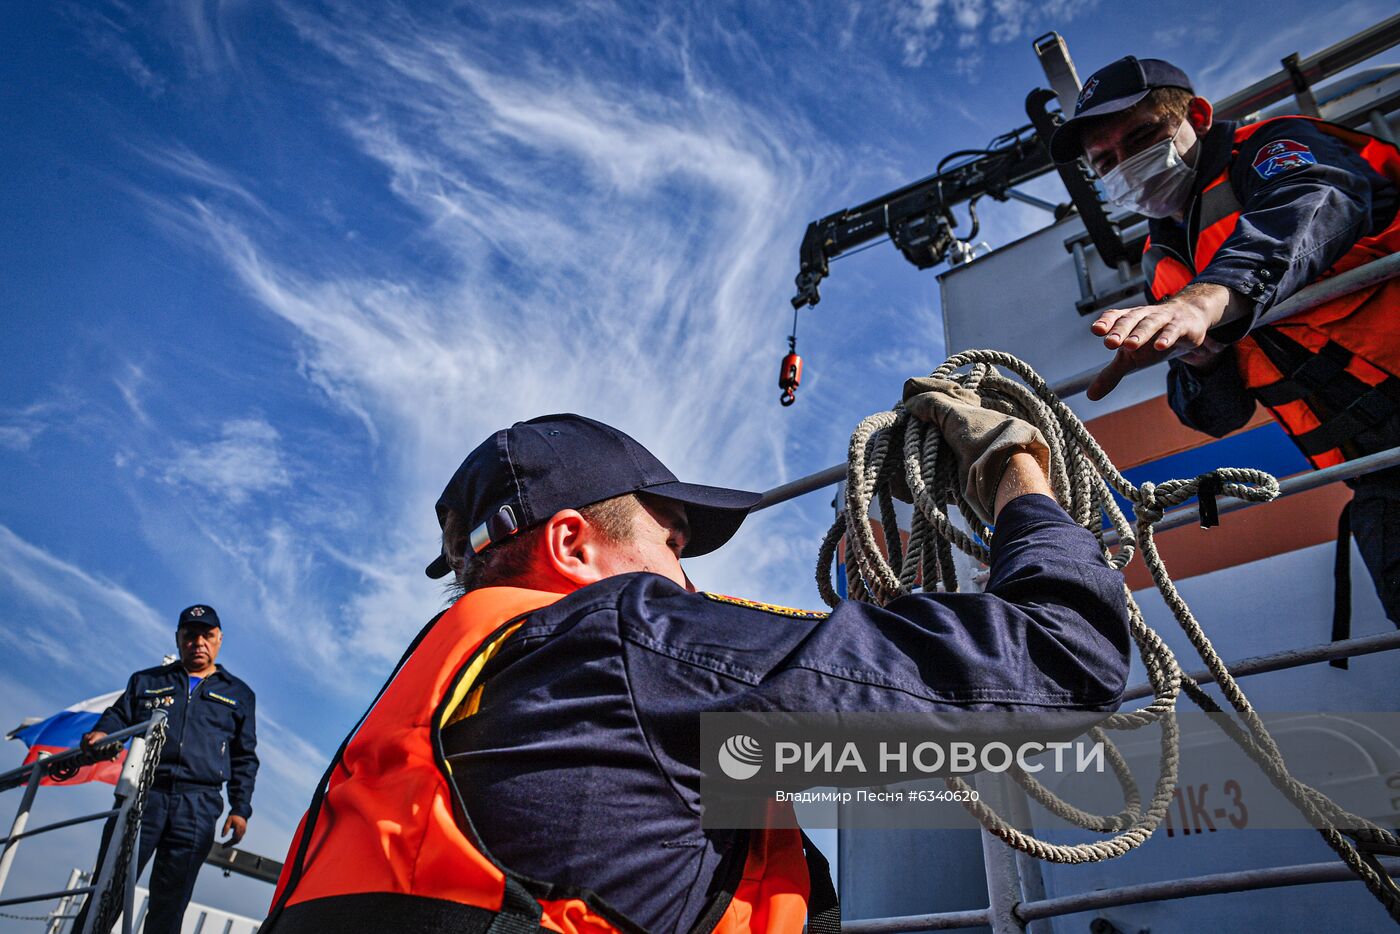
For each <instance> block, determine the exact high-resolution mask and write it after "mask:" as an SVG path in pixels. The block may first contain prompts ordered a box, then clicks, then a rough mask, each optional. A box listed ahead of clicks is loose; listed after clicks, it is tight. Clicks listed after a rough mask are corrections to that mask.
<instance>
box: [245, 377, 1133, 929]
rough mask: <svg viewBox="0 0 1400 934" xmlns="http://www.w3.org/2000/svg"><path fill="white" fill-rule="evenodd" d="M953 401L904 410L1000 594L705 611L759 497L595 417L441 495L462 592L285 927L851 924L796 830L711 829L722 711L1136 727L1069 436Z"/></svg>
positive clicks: (401, 693) (354, 744)
mask: <svg viewBox="0 0 1400 934" xmlns="http://www.w3.org/2000/svg"><path fill="white" fill-rule="evenodd" d="M928 383H930V381H927V380H913V381H910V386H911V387H912V389H911V388H910V387H906V394H909V393H913V394H916V395H919V396H920V400H919V401H920V403H922V404H924V406H925V409H924V411H931V412H933V413H934V415H933V416H931V417H936V418H937V419H938V420H939V423H940V425H941V426H942V430H943V432H944V436H945V438H947V439H950V440H949V442H948V443H950V444H951V445H952V447H953V449H954V451H955V453H957V454H958V456H959V458H960V462H961V463H964V464H967V465H968V467H967V468H966V469H965V470H964V471H963V475H964V476H965V477H966V479H967V482H966V486H967V489H968V495H969V497H970V498H971V499H972V501H973V502H974V503H977V504H979V509H981V510H984V511H985V513H986V516H987V517H988V518H989V519H990V518H995V521H996V523H997V527H996V535H995V538H994V543H993V546H992V559H991V571H990V575H991V576H990V581H989V583H988V585H987V588H986V592H985V593H982V594H975V593H967V594H947V595H944V594H914V595H910V596H907V597H904V598H902V599H900V600H897V601H895V602H893V603H891V604H890V605H889V606H888V607H885V608H879V607H875V606H872V605H868V604H863V603H857V602H854V601H847V602H844V603H842V604H841V605H840V606H838V607H837V608H836V609H835V610H834V611H833V612H831V613H829V614H828V613H818V612H811V611H805V610H790V609H786V608H783V607H774V606H769V605H767V604H761V603H755V602H752V601H747V600H739V599H735V598H729V597H721V596H716V595H711V594H702V593H697V592H696V591H695V588H694V587H693V586H691V584H690V581H689V579H688V578H687V576H686V574H685V572H684V571H683V570H682V568H681V563H680V559H681V558H682V557H691V556H696V555H703V554H706V553H707V552H710V551H713V550H714V549H716V548H718V547H720V546H721V545H722V544H724V542H726V541H727V540H728V539H729V538H730V537H731V536H732V535H733V534H734V533H735V532H736V531H737V530H738V528H739V525H740V523H741V522H742V521H743V519H744V517H745V516H746V515H747V514H748V512H749V510H750V509H751V508H752V507H753V506H754V504H755V503H756V502H757V500H758V496H757V495H755V494H752V493H744V492H740V491H736V490H726V489H719V488H715V487H706V486H699V485H696V484H690V483H681V482H679V481H677V479H676V477H675V475H674V474H672V473H671V472H670V471H669V470H667V469H666V467H665V466H663V465H662V464H661V462H660V461H658V460H657V459H656V458H655V457H653V456H652V455H651V454H650V453H649V452H648V451H647V450H646V449H645V448H643V447H642V446H641V445H640V444H638V443H637V442H636V441H634V440H633V439H632V438H630V437H628V436H627V435H625V434H623V433H622V432H620V431H618V430H616V429H614V428H611V427H609V426H607V425H604V424H602V423H600V422H596V421H593V420H591V419H586V418H582V417H580V416H577V415H552V416H545V417H542V418H536V419H532V420H531V421H528V422H521V423H517V424H516V425H514V426H512V427H511V428H508V429H504V430H501V431H498V432H496V433H495V434H493V435H492V436H491V437H489V438H487V439H486V440H485V441H484V442H483V443H482V444H481V445H480V446H478V447H477V448H476V449H475V450H474V451H473V452H472V453H471V454H470V455H469V456H468V457H467V459H466V460H465V461H464V462H463V464H462V466H461V467H460V468H459V469H458V471H457V472H456V474H455V475H454V476H453V478H452V480H451V482H450V483H449V484H448V485H447V488H446V489H445V490H444V491H443V494H442V497H441V498H440V499H439V500H438V503H437V514H438V519H439V522H440V523H441V525H442V529H443V540H442V553H441V554H440V555H439V556H438V557H437V558H435V559H434V560H433V562H432V564H431V565H429V567H428V574H429V576H430V577H434V578H440V577H446V576H447V575H449V574H452V575H453V577H454V581H455V590H456V592H458V593H461V594H463V595H462V596H461V598H460V599H458V600H457V601H456V602H455V603H454V604H453V605H452V607H451V608H450V609H448V610H447V611H446V612H445V613H443V614H441V615H440V616H439V617H438V618H436V619H435V620H433V622H431V623H430V624H429V625H428V627H427V628H426V629H425V630H423V632H422V633H420V634H419V636H418V638H417V639H416V640H415V641H414V643H413V645H412V646H411V647H410V648H409V651H408V653H407V654H406V655H405V656H404V659H403V660H402V661H401V662H400V664H399V666H398V668H397V669H396V670H395V673H394V675H392V676H391V678H390V680H389V682H388V683H387V684H386V685H385V688H384V689H383V691H381V693H380V696H379V697H378V698H377V699H376V701H375V703H374V705H373V706H372V707H371V709H370V711H369V712H368V713H367V714H366V716H365V718H364V719H363V720H362V721H361V724H360V725H359V726H358V727H357V728H356V731H355V732H353V733H352V734H351V736H350V737H349V738H347V740H346V742H345V743H344V744H343V745H342V747H341V749H340V751H339V752H338V753H337V754H336V756H335V759H334V760H333V762H332V765H331V768H330V770H329V771H328V772H327V773H326V776H325V778H324V779H323V780H322V783H321V785H320V787H319V788H318V790H317V793H316V795H315V797H314V798H313V800H312V804H311V806H310V808H309V809H308V811H307V816H306V817H305V818H304V819H303V821H302V825H301V827H300V828H299V829H298V832H297V835H296V837H295V838H294V840H293V842H292V846H291V850H290V852H289V854H288V858H287V862H286V867H285V869H284V870H283V874H282V878H281V880H280V881H279V883H278V887H277V892H276V894H275V895H274V898H273V905H272V909H271V912H270V914H269V917H268V919H267V921H266V923H265V924H264V927H263V929H262V930H263V931H264V932H265V934H302V932H313V931H314V932H320V931H339V932H355V931H364V932H371V931H373V932H376V934H378V932H386V931H390V932H392V931H414V932H418V931H422V932H428V931H445V930H452V931H457V932H487V931H489V932H491V934H495V932H497V931H500V932H514V931H521V932H526V931H528V932H538V931H540V930H541V929H546V930H553V931H561V932H566V934H583V932H599V934H601V932H612V931H629V932H637V931H719V932H725V934H739V932H749V931H773V932H791V934H800V932H801V931H802V930H803V925H804V922H806V923H807V924H808V929H809V930H810V931H812V932H826V931H833V932H834V931H835V930H836V925H837V924H839V913H838V911H837V906H836V904H835V893H834V890H833V888H832V885H831V881H830V877H829V875H828V873H827V869H826V865H825V862H824V861H823V860H822V859H821V857H820V853H819V852H818V851H817V850H816V849H815V848H814V847H811V846H810V844H807V845H804V839H803V837H802V836H801V833H800V831H798V830H795V829H791V828H790V827H786V828H785V827H780V826H772V827H769V828H768V829H764V830H762V831H752V832H751V831H731V832H715V831H713V830H706V829H705V828H703V827H702V825H701V813H702V806H701V801H700V797H699V778H700V775H701V771H702V765H701V761H700V759H701V756H700V747H699V719H700V714H701V713H702V712H706V711H725V710H748V711H794V710H815V711H846V710H853V711H854V710H863V711H877V712H879V711H904V712H911V711H912V712H929V711H946V710H969V709H971V710H988V709H993V710H999V711H1006V710H1008V709H1010V710H1016V709H1022V708H1024V709H1031V710H1036V711H1042V710H1046V709H1050V710H1061V711H1090V712H1095V711H1102V712H1105V713H1106V712H1110V711H1112V710H1115V709H1117V707H1118V704H1119V701H1120V698H1121V695H1122V689H1123V685H1124V682H1125V680H1126V678H1127V672H1128V656H1127V652H1128V645H1129V635H1128V626H1127V614H1126V605H1125V598H1124V589H1123V579H1122V575H1121V574H1119V573H1118V572H1117V571H1115V570H1113V569H1111V568H1110V567H1109V566H1108V564H1107V563H1106V562H1105V560H1104V558H1103V555H1102V553H1101V551H1100V548H1099V546H1098V544H1097V542H1096V541H1095V539H1094V537H1093V535H1092V534H1090V533H1089V532H1088V531H1087V530H1085V529H1084V528H1081V527H1080V526H1078V525H1076V524H1075V523H1074V522H1073V521H1072V520H1071V519H1070V518H1069V516H1068V515H1066V514H1065V512H1064V510H1063V509H1061V508H1060V506H1059V504H1058V503H1056V502H1055V501H1054V499H1053V498H1052V496H1053V494H1052V492H1051V489H1050V487H1049V485H1048V483H1047V481H1046V477H1045V472H1044V466H1043V465H1044V464H1045V463H1046V462H1047V460H1048V451H1047V449H1046V448H1045V445H1044V439H1043V438H1042V437H1041V436H1040V435H1039V433H1038V432H1037V431H1036V430H1035V429H1034V428H1032V427H1031V426H1029V425H1027V424H1026V423H1024V422H1020V421H1018V420H1016V419H1013V418H1010V417H1009V416H1004V415H1002V414H1000V413H993V412H989V411H987V410H983V409H981V408H980V406H979V404H978V400H977V399H976V397H975V396H971V394H970V393H966V391H965V390H955V389H953V388H952V384H949V383H946V381H944V382H941V387H939V386H935V387H933V388H932V389H930V388H929V386H928V385H927V384H928ZM910 405H911V411H916V410H917V409H918V406H917V404H916V403H915V402H914V401H911V402H910ZM1081 716H1082V715H1081Z"/></svg>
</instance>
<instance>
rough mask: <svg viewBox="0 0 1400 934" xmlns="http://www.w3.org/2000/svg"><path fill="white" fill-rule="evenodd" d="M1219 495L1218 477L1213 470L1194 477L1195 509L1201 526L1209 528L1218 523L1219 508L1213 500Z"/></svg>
mask: <svg viewBox="0 0 1400 934" xmlns="http://www.w3.org/2000/svg"><path fill="white" fill-rule="evenodd" d="M1219 495H1220V477H1219V476H1217V475H1216V473H1215V471H1213V470H1212V471H1211V472H1210V473H1203V474H1201V475H1200V476H1199V477H1197V478H1196V510H1197V512H1199V513H1200V517H1201V528H1203V529H1210V528H1214V527H1215V526H1217V525H1219V524H1220V509H1219V508H1218V507H1217V505H1216V502H1215V498H1216V497H1217V496H1219Z"/></svg>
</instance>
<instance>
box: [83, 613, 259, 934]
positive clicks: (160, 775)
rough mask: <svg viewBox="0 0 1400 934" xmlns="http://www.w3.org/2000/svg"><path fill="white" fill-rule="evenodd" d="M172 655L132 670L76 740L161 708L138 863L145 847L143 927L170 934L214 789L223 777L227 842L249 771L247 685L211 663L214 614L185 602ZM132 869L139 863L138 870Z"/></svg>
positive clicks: (242, 827) (210, 826)
mask: <svg viewBox="0 0 1400 934" xmlns="http://www.w3.org/2000/svg"><path fill="white" fill-rule="evenodd" d="M175 643H176V645H177V646H178V648H179V650H180V660H179V661H177V662H173V663H171V664H169V665H163V666H161V667H159V668H147V669H146V670H144V671H138V672H136V674H134V675H132V676H131V680H130V681H128V682H127V685H126V690H125V691H124V692H122V696H121V697H119V698H117V701H116V703H114V704H113V705H112V706H111V707H108V708H107V710H106V711H105V712H103V714H102V716H101V718H99V719H98V721H97V725H96V726H95V727H94V728H93V731H92V732H91V733H88V734H86V735H85V736H84V737H83V746H84V747H87V748H91V747H92V746H93V745H95V744H98V743H100V742H101V741H102V738H103V737H105V736H106V735H107V734H108V733H111V732H113V731H115V730H121V729H125V728H126V727H129V726H135V725H136V724H138V723H142V722H144V721H146V720H148V719H150V716H151V713H152V712H153V711H155V710H163V711H165V713H166V715H167V716H168V717H169V719H168V720H167V722H166V728H165V729H166V732H165V747H164V748H163V749H162V750H161V755H160V762H159V763H158V764H157V766H156V774H155V782H154V784H153V786H152V788H151V792H150V796H149V797H148V798H147V799H146V810H145V813H144V814H143V815H142V818H141V845H140V852H139V857H138V858H139V860H140V864H139V865H140V868H141V869H144V868H145V866H146V863H147V862H149V861H150V859H151V856H152V854H154V855H155V864H154V866H153V867H152V869H151V879H150V889H151V900H150V905H149V908H148V910H147V913H146V923H145V931H146V934H178V932H179V930H180V924H181V921H182V919H183V918H184V915H185V906H186V905H188V904H189V902H190V896H191V894H192V893H193V892H194V881H195V877H196V876H198V875H199V867H200V866H201V865H203V863H204V858H205V857H206V856H208V855H209V848H210V847H211V846H212V845H213V842H214V826H215V824H216V823H217V821H218V819H219V815H220V814H221V813H223V809H224V803H223V798H222V796H221V795H220V794H219V789H220V787H221V786H222V785H224V784H225V783H227V784H228V803H229V814H228V817H227V818H226V819H225V820H224V825H223V831H222V832H223V833H224V834H227V837H226V838H225V839H224V841H223V843H224V845H225V846H233V845H234V844H236V843H238V841H239V840H242V839H243V834H244V833H246V832H247V830H248V818H249V817H251V816H252V814H253V808H252V800H253V782H254V780H255V779H256V777H257V773H258V756H257V753H256V752H254V748H255V747H256V746H257V734H256V730H255V724H254V711H253V707H254V697H253V690H252V688H250V687H248V685H246V684H244V683H243V682H242V681H241V680H239V679H238V678H235V677H234V676H233V675H231V674H229V673H228V672H227V671H225V670H224V667H223V666H222V665H219V664H217V663H216V661H215V660H216V659H217V658H218V656H219V649H220V647H221V646H222V645H223V627H222V625H221V624H220V622H219V614H218V613H216V612H214V608H213V607H211V606H206V605H204V604H199V603H197V604H195V605H194V606H191V607H186V608H185V609H184V610H183V611H182V612H181V613H180V618H179V622H178V624H177V628H176V631H175ZM138 871H139V870H138Z"/></svg>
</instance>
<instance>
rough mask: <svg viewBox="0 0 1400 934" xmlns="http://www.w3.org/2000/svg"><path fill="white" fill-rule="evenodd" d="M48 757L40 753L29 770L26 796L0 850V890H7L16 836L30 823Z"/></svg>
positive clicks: (16, 848)
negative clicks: (30, 814)
mask: <svg viewBox="0 0 1400 934" xmlns="http://www.w3.org/2000/svg"><path fill="white" fill-rule="evenodd" d="M48 757H49V754H48V753H46V752H41V753H39V758H38V759H37V760H35V762H34V764H33V766H32V767H31V768H30V770H29V782H28V784H26V785H25V786H24V797H22V798H20V801H19V810H18V811H17V812H15V822H14V823H13V824H11V825H10V835H9V836H8V837H6V838H5V849H4V851H3V852H0V892H3V891H4V890H5V880H6V879H7V878H8V877H9V875H10V866H11V865H13V864H14V861H15V851H16V850H18V849H19V843H20V842H19V841H18V840H16V839H15V838H16V837H18V836H19V835H20V834H22V833H24V828H25V826H26V825H27V824H28V823H29V811H30V809H31V808H33V807H34V796H35V795H36V794H38V793H39V782H41V781H43V779H44V765H43V762H44V760H45V759H47V758H48Z"/></svg>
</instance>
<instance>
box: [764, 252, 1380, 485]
mask: <svg viewBox="0 0 1400 934" xmlns="http://www.w3.org/2000/svg"><path fill="white" fill-rule="evenodd" d="M1397 276H1400V253H1396V254H1393V255H1391V256H1386V257H1383V258H1381V259H1378V260H1375V261H1373V262H1370V263H1367V264H1366V265H1364V266H1358V267H1357V268H1355V269H1351V270H1348V271H1347V272H1344V273H1342V274H1341V275H1337V276H1332V277H1330V278H1327V279H1324V280H1322V281H1321V282H1315V283H1313V284H1312V285H1310V286H1308V287H1307V288H1305V289H1299V290H1298V292H1297V293H1296V294H1294V295H1292V296H1290V297H1289V298H1288V299H1286V300H1285V301H1282V302H1279V303H1278V304H1277V305H1276V306H1274V307H1273V308H1271V309H1269V310H1268V311H1267V312H1265V313H1264V314H1263V315H1261V316H1260V318H1259V322H1258V324H1259V325H1262V324H1276V323H1277V322H1279V321H1282V320H1284V319H1285V318H1289V317H1291V316H1293V315H1297V314H1302V313H1303V312H1305V311H1311V310H1312V309H1314V308H1316V307H1318V306H1319V305H1324V304H1326V303H1327V302H1330V301H1332V299H1334V298H1340V297H1341V296H1343V295H1349V294H1351V293H1352V292H1359V291H1361V290H1362V289H1367V288H1370V287H1371V286H1373V285H1377V284H1379V283H1381V282H1385V281H1387V280H1389V279H1394V278H1395V277H1397ZM1257 326H1258V325H1256V327H1257ZM1185 352H1186V351H1185V350H1183V351H1181V353H1185ZM1167 359H1168V358H1163V359H1162V360H1159V361H1158V362H1157V363H1156V364H1153V366H1158V365H1160V364H1162V363H1165V362H1166V360H1167ZM1098 372H1099V368H1098V367H1095V368H1094V369H1090V370H1084V371H1083V372H1080V373H1076V374H1074V375H1073V376H1070V377H1066V378H1065V379H1062V380H1060V381H1058V382H1056V383H1054V384H1052V385H1051V386H1050V389H1051V390H1052V391H1053V392H1054V393H1055V395H1057V396H1059V397H1060V398H1061V399H1066V398H1069V397H1070V396H1077V395H1079V394H1080V393H1081V392H1084V391H1085V390H1086V389H1088V388H1089V384H1090V383H1091V382H1093V380H1094V377H1095V376H1096V375H1098ZM1349 463H1352V464H1359V463H1361V460H1360V459H1358V460H1356V461H1351V462H1349ZM845 478H846V465H845V464H836V465H834V466H831V467H828V468H826V469H825V470H819V471H817V472H816V473H814V474H808V475H807V476H805V477H799V478H797V479H796V480H792V481H790V482H788V483H784V484H782V485H781V486H775V487H774V488H773V489H771V490H768V491H767V492H765V493H764V494H763V498H762V499H760V500H759V501H758V505H756V506H755V507H754V510H755V511H757V510H759V509H767V508H768V507H770V506H776V505H778V504H779V503H785V502H787V501H788V500H790V499H796V498H797V497H799V496H803V495H805V494H807V493H812V492H815V491H816V490H820V489H822V488H823V487H828V486H832V485H834V484H836V483H840V482H841V481H842V480H844V479H845Z"/></svg>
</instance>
